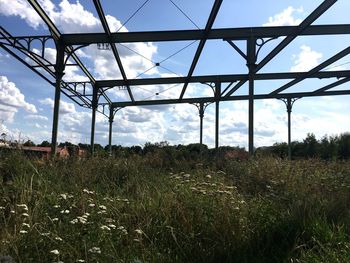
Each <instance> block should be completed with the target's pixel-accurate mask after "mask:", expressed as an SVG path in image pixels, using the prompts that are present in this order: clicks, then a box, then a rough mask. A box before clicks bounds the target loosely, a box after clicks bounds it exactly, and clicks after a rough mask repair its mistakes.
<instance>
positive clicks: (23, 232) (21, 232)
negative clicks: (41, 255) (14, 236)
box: [19, 230, 28, 234]
mask: <svg viewBox="0 0 350 263" xmlns="http://www.w3.org/2000/svg"><path fill="white" fill-rule="evenodd" d="M19 233H20V234H27V233H28V231H26V230H21V231H19Z"/></svg>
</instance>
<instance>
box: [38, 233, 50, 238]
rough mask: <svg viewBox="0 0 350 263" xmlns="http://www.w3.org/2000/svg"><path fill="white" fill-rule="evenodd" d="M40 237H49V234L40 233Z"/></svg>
mask: <svg viewBox="0 0 350 263" xmlns="http://www.w3.org/2000/svg"><path fill="white" fill-rule="evenodd" d="M40 235H42V236H44V237H48V236H49V235H50V232H47V233H41V234H40Z"/></svg>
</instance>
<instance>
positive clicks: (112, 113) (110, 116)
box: [108, 106, 114, 156]
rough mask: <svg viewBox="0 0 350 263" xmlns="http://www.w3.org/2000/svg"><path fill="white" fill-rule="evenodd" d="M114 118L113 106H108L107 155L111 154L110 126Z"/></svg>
mask: <svg viewBox="0 0 350 263" xmlns="http://www.w3.org/2000/svg"><path fill="white" fill-rule="evenodd" d="M113 120H114V108H113V107H112V106H110V108H109V137H108V151H109V156H112V127H113Z"/></svg>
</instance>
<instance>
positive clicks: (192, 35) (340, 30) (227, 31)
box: [62, 24, 350, 45]
mask: <svg viewBox="0 0 350 263" xmlns="http://www.w3.org/2000/svg"><path fill="white" fill-rule="evenodd" d="M296 29H297V26H278V27H244V28H224V29H212V30H210V32H209V34H207V35H206V33H205V30H173V31H149V32H118V33H112V34H111V38H109V36H108V35H107V34H104V33H81V34H64V35H62V39H63V42H64V43H65V44H66V45H87V44H94V43H110V41H111V42H113V43H131V42H160V41H186V40H202V39H230V40H247V39H248V38H250V37H254V38H271V37H280V36H288V35H290V34H293V33H294V32H295V30H296ZM349 32H350V24H339V25H314V26H309V27H307V28H305V29H304V30H303V32H301V33H300V34H299V35H300V36H314V35H341V34H349Z"/></svg>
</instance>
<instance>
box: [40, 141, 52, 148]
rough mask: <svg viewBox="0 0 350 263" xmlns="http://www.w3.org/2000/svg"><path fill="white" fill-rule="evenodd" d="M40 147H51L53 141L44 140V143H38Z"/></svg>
mask: <svg viewBox="0 0 350 263" xmlns="http://www.w3.org/2000/svg"><path fill="white" fill-rule="evenodd" d="M38 146H40V147H51V143H50V142H48V141H42V143H40V144H38Z"/></svg>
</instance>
